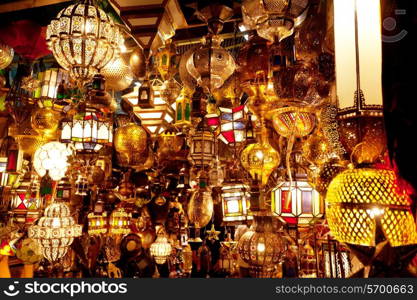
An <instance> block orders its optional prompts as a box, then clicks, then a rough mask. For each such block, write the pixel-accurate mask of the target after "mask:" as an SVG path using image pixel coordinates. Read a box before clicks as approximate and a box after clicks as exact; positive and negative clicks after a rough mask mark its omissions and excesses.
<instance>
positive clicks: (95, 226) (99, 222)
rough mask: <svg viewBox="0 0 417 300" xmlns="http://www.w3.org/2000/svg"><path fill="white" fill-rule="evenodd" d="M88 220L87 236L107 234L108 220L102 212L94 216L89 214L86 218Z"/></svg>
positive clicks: (92, 213)
mask: <svg viewBox="0 0 417 300" xmlns="http://www.w3.org/2000/svg"><path fill="white" fill-rule="evenodd" d="M87 218H88V234H89V235H98V236H99V235H101V234H105V233H107V226H108V218H107V213H106V212H102V213H101V214H96V213H95V212H91V213H89V214H88V216H87Z"/></svg>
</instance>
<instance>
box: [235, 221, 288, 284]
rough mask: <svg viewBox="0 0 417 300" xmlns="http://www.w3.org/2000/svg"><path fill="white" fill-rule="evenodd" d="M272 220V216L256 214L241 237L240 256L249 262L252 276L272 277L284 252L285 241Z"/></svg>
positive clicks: (238, 246) (239, 243) (239, 244)
mask: <svg viewBox="0 0 417 300" xmlns="http://www.w3.org/2000/svg"><path fill="white" fill-rule="evenodd" d="M272 222H273V221H272V216H268V215H255V216H254V222H253V224H252V226H251V227H250V229H249V230H248V231H246V232H245V233H244V234H243V235H242V236H241V237H240V239H239V242H238V245H237V248H238V251H239V254H240V257H241V259H242V260H243V261H244V262H245V263H247V264H249V272H250V275H251V276H252V277H260V278H264V277H266V278H268V277H272V275H273V274H274V272H275V267H276V266H277V265H278V263H279V260H280V258H281V255H282V253H283V250H284V243H283V241H282V240H281V238H280V236H279V235H278V234H277V233H275V231H274V227H273V224H272Z"/></svg>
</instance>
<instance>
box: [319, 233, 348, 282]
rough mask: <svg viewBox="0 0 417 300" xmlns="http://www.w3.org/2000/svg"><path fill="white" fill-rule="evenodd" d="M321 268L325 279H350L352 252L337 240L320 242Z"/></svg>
mask: <svg viewBox="0 0 417 300" xmlns="http://www.w3.org/2000/svg"><path fill="white" fill-rule="evenodd" d="M318 244H319V246H320V254H321V255H320V256H319V259H320V260H321V263H320V266H321V271H322V273H323V276H322V277H324V278H348V277H349V275H350V273H351V269H352V266H351V259H350V252H349V250H348V248H347V247H346V246H343V245H341V244H340V243H338V242H337V241H336V240H332V239H326V240H322V241H320V240H318Z"/></svg>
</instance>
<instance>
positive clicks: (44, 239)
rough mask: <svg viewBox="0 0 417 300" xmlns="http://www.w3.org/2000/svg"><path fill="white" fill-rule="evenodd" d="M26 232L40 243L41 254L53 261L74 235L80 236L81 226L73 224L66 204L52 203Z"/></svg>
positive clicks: (64, 252)
mask: <svg viewBox="0 0 417 300" xmlns="http://www.w3.org/2000/svg"><path fill="white" fill-rule="evenodd" d="M28 233H29V237H31V238H33V239H35V240H37V241H38V242H39V244H40V245H41V247H42V255H43V256H44V257H45V258H46V259H47V260H49V261H51V262H54V261H56V260H58V259H59V258H61V257H63V256H64V255H65V254H66V253H67V251H68V249H69V247H70V246H71V244H72V242H73V240H74V238H75V237H78V236H81V233H82V226H81V225H78V224H75V221H74V218H73V217H72V216H71V214H70V209H69V208H68V206H67V205H66V204H64V203H52V204H51V205H49V206H48V207H47V208H46V209H45V214H44V216H43V217H42V218H40V219H39V221H38V223H37V225H33V226H31V227H29V230H28Z"/></svg>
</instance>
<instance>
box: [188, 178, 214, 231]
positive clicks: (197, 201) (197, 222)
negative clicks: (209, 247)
mask: <svg viewBox="0 0 417 300" xmlns="http://www.w3.org/2000/svg"><path fill="white" fill-rule="evenodd" d="M198 181H199V182H198V187H197V188H196V190H195V191H194V192H193V194H192V195H191V199H190V202H189V203H188V209H187V214H188V219H189V221H190V223H193V224H194V226H195V228H203V227H204V226H206V225H207V224H208V223H209V222H210V220H211V217H212V216H213V208H214V203H213V198H212V195H211V194H212V191H211V189H210V188H209V187H208V174H207V172H205V171H200V173H199V174H198Z"/></svg>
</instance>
